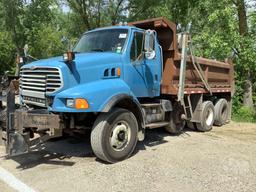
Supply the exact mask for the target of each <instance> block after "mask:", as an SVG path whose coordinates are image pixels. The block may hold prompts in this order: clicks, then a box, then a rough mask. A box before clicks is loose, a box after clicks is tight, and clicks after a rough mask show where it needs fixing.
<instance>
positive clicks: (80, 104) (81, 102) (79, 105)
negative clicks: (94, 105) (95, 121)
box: [75, 99, 89, 109]
mask: <svg viewBox="0 0 256 192" xmlns="http://www.w3.org/2000/svg"><path fill="white" fill-rule="evenodd" d="M75 107H76V109H88V108H89V104H88V102H87V101H86V100H85V99H76V101H75Z"/></svg>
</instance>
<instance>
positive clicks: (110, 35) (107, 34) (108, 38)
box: [74, 29, 128, 53]
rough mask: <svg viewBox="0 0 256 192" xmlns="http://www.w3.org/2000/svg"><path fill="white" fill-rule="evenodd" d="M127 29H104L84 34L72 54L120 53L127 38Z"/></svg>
mask: <svg viewBox="0 0 256 192" xmlns="http://www.w3.org/2000/svg"><path fill="white" fill-rule="evenodd" d="M127 34H128V30H127V29H104V30H99V31H93V32H89V33H86V34H84V35H83V36H82V38H81V39H80V40H79V42H78V44H77V45H76V47H75V49H74V52H79V53H80V52H94V51H97V52H115V53H121V52H122V51H123V48H124V44H125V41H126V38H127Z"/></svg>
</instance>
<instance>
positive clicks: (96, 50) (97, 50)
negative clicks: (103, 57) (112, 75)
mask: <svg viewBox="0 0 256 192" xmlns="http://www.w3.org/2000/svg"><path fill="white" fill-rule="evenodd" d="M90 51H95V52H104V50H103V49H91V50H90Z"/></svg>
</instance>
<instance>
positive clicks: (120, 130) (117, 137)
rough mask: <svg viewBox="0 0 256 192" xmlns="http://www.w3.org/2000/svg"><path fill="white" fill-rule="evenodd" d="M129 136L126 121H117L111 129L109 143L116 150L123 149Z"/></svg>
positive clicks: (128, 140) (129, 131) (129, 132)
mask: <svg viewBox="0 0 256 192" xmlns="http://www.w3.org/2000/svg"><path fill="white" fill-rule="evenodd" d="M130 138H131V130H130V127H129V125H128V123H126V122H124V121H122V122H119V123H117V124H116V125H115V126H114V127H113V129H112V133H111V136H110V145H111V147H112V148H113V149H114V150H116V151H120V150H123V149H124V148H125V147H126V146H127V144H128V143H129V142H130Z"/></svg>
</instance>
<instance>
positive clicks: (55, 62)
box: [22, 52, 120, 68]
mask: <svg viewBox="0 0 256 192" xmlns="http://www.w3.org/2000/svg"><path fill="white" fill-rule="evenodd" d="M116 62H120V54H117V53H110V52H104V53H101V52H100V53H99V52H93V53H76V54H75V60H74V63H73V65H75V67H78V68H80V67H82V68H84V67H88V66H90V67H92V66H93V65H101V64H106V63H116ZM32 66H33V67H36V66H38V67H60V68H62V67H67V64H66V63H65V62H64V61H63V58H62V57H53V58H48V59H42V60H39V61H34V62H32V63H29V64H26V65H24V66H23V67H25V68H30V67H32ZM23 67H22V68H23Z"/></svg>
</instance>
